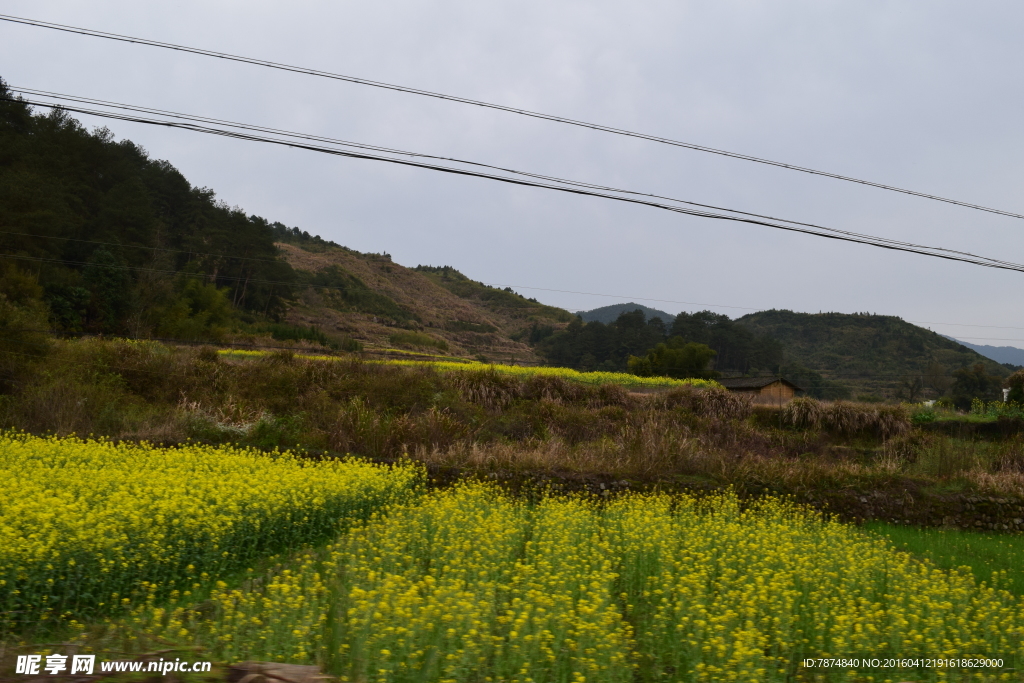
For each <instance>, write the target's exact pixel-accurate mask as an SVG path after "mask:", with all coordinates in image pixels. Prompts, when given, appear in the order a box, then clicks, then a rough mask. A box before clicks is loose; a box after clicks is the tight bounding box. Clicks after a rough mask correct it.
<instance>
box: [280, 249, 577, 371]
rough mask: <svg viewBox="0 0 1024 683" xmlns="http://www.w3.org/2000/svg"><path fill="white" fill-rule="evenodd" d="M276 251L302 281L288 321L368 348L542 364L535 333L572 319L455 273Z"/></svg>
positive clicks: (340, 255) (356, 257)
mask: <svg viewBox="0 0 1024 683" xmlns="http://www.w3.org/2000/svg"><path fill="white" fill-rule="evenodd" d="M277 246H278V248H279V249H280V250H281V255H282V256H283V258H284V259H285V261H287V263H288V264H289V265H290V266H291V267H292V268H294V269H295V270H296V272H297V273H298V275H299V282H300V283H301V285H300V287H299V288H297V290H296V291H297V297H296V299H295V301H294V302H292V303H291V305H290V306H289V308H288V311H287V313H286V320H287V321H288V322H289V323H292V324H295V325H304V326H316V327H318V328H320V329H321V330H322V331H323V332H324V333H325V334H327V335H328V336H329V337H330V336H333V337H339V338H340V337H351V338H353V339H355V340H357V341H359V342H361V343H362V344H364V346H365V347H366V348H367V350H371V351H372V350H374V349H384V348H404V349H408V350H416V351H422V352H426V353H433V354H441V355H452V356H464V357H474V358H475V357H483V358H485V359H487V360H500V361H510V360H512V361H516V362H539V361H540V360H541V359H540V357H539V356H537V354H536V353H534V351H533V349H532V348H531V347H530V346H529V345H528V344H527V343H526V342H527V340H528V337H529V334H530V330H531V329H532V328H533V327H535V326H537V325H544V326H554V327H558V326H562V325H565V324H567V323H568V322H569V321H570V320H571V319H572V315H571V314H570V313H569V312H568V311H564V310H562V309H559V308H554V307H552V306H545V305H543V304H540V303H537V302H536V301H532V300H529V299H526V298H524V297H522V296H520V295H519V294H516V293H514V292H511V291H509V290H501V289H497V288H494V287H488V286H486V285H484V284H482V283H478V282H474V281H472V280H469V279H468V278H466V277H465V276H464V275H462V274H461V273H459V272H458V271H457V270H455V269H453V268H430V267H423V266H421V267H419V268H415V269H413V268H407V267H405V266H402V265H399V264H397V263H394V262H393V261H392V260H391V257H390V256H388V255H382V254H362V253H359V252H356V251H353V250H350V249H346V248H344V247H334V246H327V247H319V248H316V249H306V248H303V247H302V246H298V245H295V244H288V243H284V242H279V243H278V244H277Z"/></svg>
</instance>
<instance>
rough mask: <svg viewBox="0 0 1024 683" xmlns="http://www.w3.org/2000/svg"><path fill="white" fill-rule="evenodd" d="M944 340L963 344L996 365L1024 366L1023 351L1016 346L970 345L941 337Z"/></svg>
mask: <svg viewBox="0 0 1024 683" xmlns="http://www.w3.org/2000/svg"><path fill="white" fill-rule="evenodd" d="M942 336H943V337H946V339H952V340H953V341H955V342H956V343H957V344H963V345H964V346H966V347H967V348H969V349H971V350H972V351H977V352H978V353H980V354H981V355H983V356H985V358H991V359H992V360H994V361H995V362H997V363H1004V364H1008V365H1024V349H1018V348H1017V347H1016V346H989V345H988V344H971V343H969V342H965V341H960V340H959V339H955V338H953V337H948V336H946V335H942Z"/></svg>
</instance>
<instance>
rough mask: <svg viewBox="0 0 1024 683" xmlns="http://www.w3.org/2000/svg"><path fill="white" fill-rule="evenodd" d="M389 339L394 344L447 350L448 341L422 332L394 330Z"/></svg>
mask: <svg viewBox="0 0 1024 683" xmlns="http://www.w3.org/2000/svg"><path fill="white" fill-rule="evenodd" d="M389 340H390V342H391V343H392V344H394V345H395V346H420V347H428V348H433V349H440V350H441V351H447V350H448V342H446V341H445V340H443V339H438V338H437V337H432V336H430V335H429V334H424V333H423V332H395V333H394V334H392V335H391V336H390V337H389Z"/></svg>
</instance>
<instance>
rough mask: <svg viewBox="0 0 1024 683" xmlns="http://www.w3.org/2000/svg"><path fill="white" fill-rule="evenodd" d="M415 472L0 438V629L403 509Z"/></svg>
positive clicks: (201, 578)
mask: <svg viewBox="0 0 1024 683" xmlns="http://www.w3.org/2000/svg"><path fill="white" fill-rule="evenodd" d="M418 476H419V474H418V470H416V469H415V468H413V467H395V468H388V467H381V466H376V465H371V464H369V463H364V462H359V461H355V460H348V461H327V462H319V463H312V462H307V461H302V460H300V459H298V458H297V457H296V456H294V455H292V454H290V453H275V454H271V455H268V454H265V453H262V452H257V451H253V450H247V449H237V448H230V447H219V448H212V447H206V446H186V447H181V448H172V449H166V448H154V447H151V446H149V445H146V444H141V445H132V444H126V443H120V444H115V443H112V442H108V441H96V440H86V439H77V438H65V439H61V438H56V437H52V438H40V437H34V436H28V435H22V434H12V433H7V434H3V435H0V480H2V481H3V482H4V494H5V495H4V500H3V502H2V505H0V633H2V632H4V631H9V630H11V629H17V630H20V629H23V628H24V627H28V626H33V625H37V624H39V623H41V622H47V621H54V620H56V621H63V620H68V619H72V618H73V619H77V620H79V621H81V620H82V619H84V618H89V617H92V616H95V615H97V614H102V613H106V612H111V611H113V610H115V609H117V608H118V607H119V606H120V605H122V604H123V603H124V601H125V600H130V599H133V598H135V597H136V596H139V595H144V594H147V593H149V594H153V595H155V596H164V595H168V594H169V593H170V592H171V591H175V590H177V591H181V592H182V594H183V595H188V592H190V591H192V590H194V588H195V584H197V582H198V583H199V584H204V583H208V582H209V581H212V580H216V579H217V578H219V577H220V576H221V575H223V574H225V573H226V572H229V571H232V570H234V569H237V568H238V567H245V566H246V565H247V563H251V562H252V561H253V560H254V559H257V558H259V557H261V556H264V555H267V554H269V553H270V552H273V551H274V550H275V549H277V548H286V547H293V546H296V545H301V544H303V543H309V542H312V541H317V540H326V539H329V538H331V537H332V536H333V535H335V534H336V533H337V532H338V531H339V530H340V528H341V526H342V525H343V524H344V523H346V522H347V521H351V520H353V519H355V518H358V517H363V516H365V515H367V514H368V513H369V512H371V511H372V510H375V509H377V508H379V507H381V506H384V505H386V504H388V503H389V502H392V501H395V500H398V499H400V498H401V497H402V495H403V494H406V493H408V492H409V491H410V490H411V489H412V487H413V486H414V484H415V482H416V480H417V478H418Z"/></svg>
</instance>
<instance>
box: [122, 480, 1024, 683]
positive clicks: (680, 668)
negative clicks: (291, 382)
mask: <svg viewBox="0 0 1024 683" xmlns="http://www.w3.org/2000/svg"><path fill="white" fill-rule="evenodd" d="M274 586H286V587H287V589H283V588H280V587H278V588H274ZM297 591H298V592H301V595H302V596H304V597H303V599H301V600H299V599H298V596H297V595H296V592H297ZM302 591H305V592H302ZM214 601H215V602H216V603H217V604H218V605H219V607H218V608H217V609H218V613H217V614H216V615H213V616H210V617H209V618H206V619H200V618H199V617H198V616H196V617H193V622H192V623H190V624H185V625H179V624H178V623H175V624H173V625H171V626H170V627H167V626H165V625H163V624H155V623H154V624H151V625H149V626H146V625H141V626H142V628H144V629H147V630H151V632H154V633H157V634H160V635H162V636H163V637H165V638H169V637H173V636H174V632H173V631H174V629H179V628H184V629H185V630H186V632H189V633H192V634H194V636H193V638H192V642H197V643H200V644H203V645H206V646H209V647H213V648H214V650H215V651H216V652H219V653H220V654H221V655H222V656H224V657H225V658H228V659H248V658H259V657H261V656H265V655H266V654H268V653H270V652H274V653H279V656H282V657H285V656H287V657H288V658H289V659H291V660H292V661H308V662H318V663H320V664H322V665H323V666H324V667H325V668H326V669H327V670H328V671H329V672H330V673H333V674H335V675H338V676H340V677H341V679H342V680H348V681H374V682H376V683H405V682H408V683H412V682H416V681H446V682H456V681H460V682H461V681H467V682H468V681H494V682H498V681H504V682H511V681H516V682H519V683H529V682H537V683H540V682H542V681H543V682H552V683H554V682H556V681H557V682H567V681H594V682H596V681H602V682H603V681H632V680H637V681H794V680H823V681H839V680H885V679H892V676H894V675H898V676H900V678H896V679H893V680H910V679H913V680H967V679H968V678H970V680H1005V674H1006V673H1007V672H1006V671H1005V670H990V671H978V670H972V671H961V670H959V669H956V670H952V669H929V668H926V667H918V668H916V669H914V670H906V669H904V670H901V671H899V672H893V671H890V672H888V673H886V672H884V671H883V672H874V673H873V674H871V675H875V676H876V678H874V679H870V678H865V676H868V675H869V673H870V672H868V671H863V670H862V671H857V672H853V673H851V672H850V671H849V670H844V669H828V670H820V671H814V672H811V671H809V670H806V669H801V668H800V662H801V660H803V659H804V658H809V657H810V658H816V657H829V656H831V657H847V658H849V657H857V658H863V657H877V658H879V659H884V658H886V657H891V656H901V657H922V658H951V657H955V658H963V657H971V656H997V657H1003V658H1004V659H1005V660H1006V661H1007V664H1009V663H1010V662H1009V659H1010V658H1012V657H1016V659H1017V661H1018V662H1020V661H1024V644H1022V643H1024V603H1022V601H1021V600H1020V599H1018V598H1015V597H1014V596H1012V595H1010V594H1009V593H1006V592H1003V591H999V590H996V589H993V588H992V587H989V586H986V585H984V584H977V583H976V582H975V580H974V578H973V577H972V576H971V575H970V574H966V573H959V572H946V571H940V570H937V569H935V568H934V567H933V566H931V565H930V564H928V563H926V562H921V561H918V560H915V559H913V558H911V557H910V556H908V555H906V554H904V553H899V552H896V551H895V550H894V549H893V548H892V546H891V545H890V544H888V543H887V542H886V541H883V540H881V539H879V538H876V537H873V536H869V535H866V534H864V533H862V532H861V531H859V530H857V529H856V528H853V527H849V526H845V525H841V524H838V523H832V522H824V521H822V520H821V519H820V518H819V517H817V516H816V515H814V514H811V513H806V512H803V511H801V510H799V509H795V508H792V507H790V506H788V505H786V504H784V503H782V502H779V501H778V500H771V499H770V500H767V501H765V502H763V503H761V504H758V505H756V506H754V507H752V508H749V509H746V510H744V509H741V506H740V504H739V501H738V500H737V499H736V497H735V496H731V495H723V496H718V497H713V498H706V499H700V500H698V499H694V498H690V497H686V496H676V497H670V496H666V495H630V496H624V497H622V498H620V499H617V500H613V501H609V502H607V503H604V504H599V503H597V502H594V501H591V500H589V499H584V498H545V499H542V500H541V501H540V502H538V503H535V504H528V503H526V502H523V501H516V500H512V499H509V498H507V497H506V496H504V495H502V494H500V493H498V492H496V491H495V490H493V489H491V488H488V487H486V486H482V485H476V484H467V485H461V486H459V487H456V488H455V489H453V490H449V491H444V492H438V493H435V494H431V495H429V496H427V497H425V498H423V499H421V500H419V501H417V502H414V503H409V504H405V505H399V506H396V507H394V508H392V509H390V510H389V511H388V512H387V514H385V515H375V516H373V517H372V518H371V519H370V520H369V521H368V522H367V523H366V524H363V525H359V526H356V527H353V528H352V529H351V530H350V531H349V532H347V533H346V534H344V535H343V536H342V537H341V538H340V539H339V541H338V542H337V543H336V544H335V545H332V546H330V547H328V548H327V549H325V550H323V551H322V552H321V553H320V554H319V555H318V556H317V557H316V558H314V557H313V556H312V555H307V556H305V557H303V558H302V559H301V560H300V566H299V567H298V569H296V570H294V571H292V572H290V573H287V574H285V573H279V574H276V575H275V578H274V579H272V580H271V581H270V585H269V586H268V587H266V588H256V589H254V590H252V591H249V592H246V591H227V590H226V589H224V590H222V591H220V592H219V593H217V594H216V595H215V599H214ZM289 601H290V602H289ZM272 623H278V624H280V623H283V624H295V625H297V626H296V628H294V629H293V630H292V631H291V632H288V631H287V630H286V629H285V630H282V629H278V630H279V632H275V633H272ZM260 629H263V630H262V631H261V630H260ZM268 642H272V643H273V646H272V647H270V646H268V645H267V643H268Z"/></svg>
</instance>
